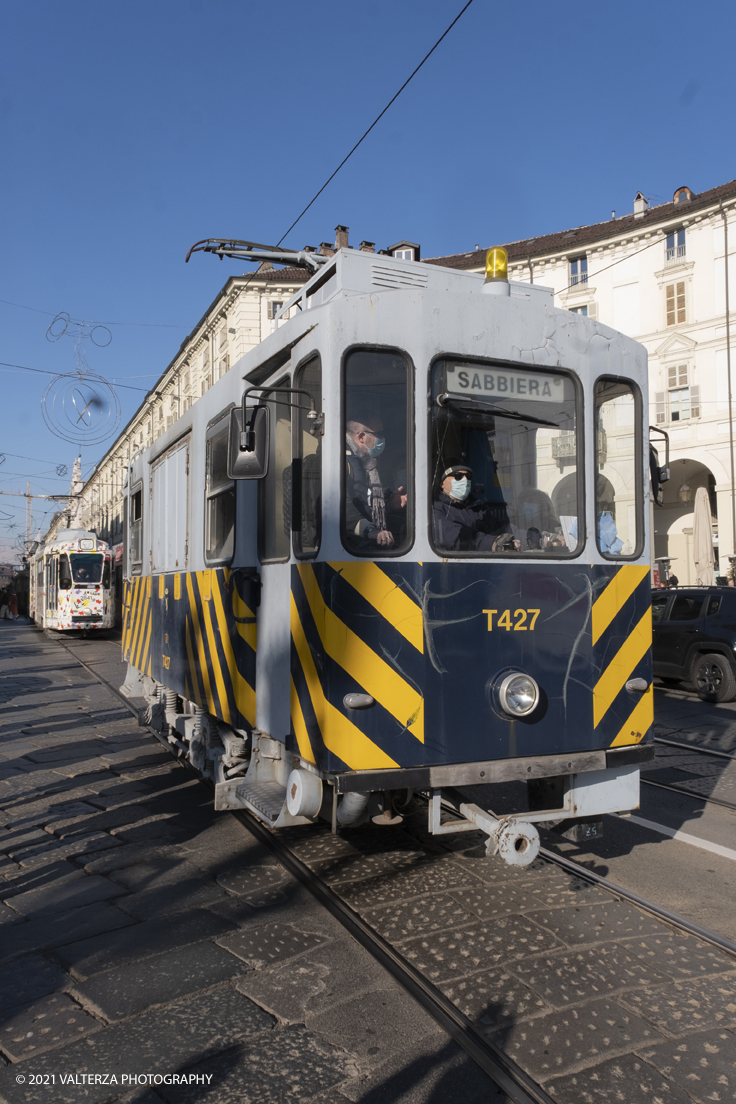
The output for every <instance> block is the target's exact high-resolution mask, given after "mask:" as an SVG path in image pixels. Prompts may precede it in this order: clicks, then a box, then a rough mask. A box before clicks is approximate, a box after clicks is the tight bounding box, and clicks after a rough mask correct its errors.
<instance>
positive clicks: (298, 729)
mask: <svg viewBox="0 0 736 1104" xmlns="http://www.w3.org/2000/svg"><path fill="white" fill-rule="evenodd" d="M291 725H292V728H293V729H294V735H295V736H296V742H297V744H298V745H299V754H300V755H301V757H302V759H306V760H307V762H308V763H313V762H314V752H313V751H312V744H311V742H310V739H309V733H308V732H307V725H306V722H305V720H304V714H303V713H302V703H301V702H300V701H299V695H298V694H297V692H296V686H295V685H294V680H293V679H291Z"/></svg>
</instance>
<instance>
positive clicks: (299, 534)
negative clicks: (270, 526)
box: [293, 356, 323, 556]
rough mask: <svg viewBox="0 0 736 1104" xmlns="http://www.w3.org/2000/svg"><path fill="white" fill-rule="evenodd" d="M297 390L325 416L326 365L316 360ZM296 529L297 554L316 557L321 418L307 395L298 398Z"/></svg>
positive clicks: (297, 381)
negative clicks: (323, 384) (301, 391)
mask: <svg viewBox="0 0 736 1104" xmlns="http://www.w3.org/2000/svg"><path fill="white" fill-rule="evenodd" d="M294 386H295V387H298V388H301V389H302V390H303V391H308V392H309V396H310V398H311V400H312V404H313V412H314V413H315V414H316V415H317V416H319V414H321V412H322V408H323V404H322V365H321V364H320V359H319V357H317V356H315V357H312V359H311V360H309V361H308V362H307V363H306V364H305V365H304V366H303V367H302V368H300V370H299V373H298V375H297V376H296V379H295V383H294ZM294 404H295V409H294V415H295V417H294V424H295V427H296V433H295V438H294V461H293V465H294V466H293V485H294V502H293V525H294V552H295V553H296V555H297V556H314V555H316V553H317V552H318V550H319V545H320V536H321V528H322V436H321V432H320V431H321V425H320V424H319V423H318V417H317V418H310V417H309V413H310V409H309V400H308V399H307V396H306V395H299V394H296V395H294Z"/></svg>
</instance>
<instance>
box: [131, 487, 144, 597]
mask: <svg viewBox="0 0 736 1104" xmlns="http://www.w3.org/2000/svg"><path fill="white" fill-rule="evenodd" d="M129 498H130V509H129V510H128V555H129V559H130V574H131V575H140V573H141V571H142V569H143V481H142V480H141V481H139V482H138V483H135V484H134V485H133V486H132V487H131V489H130V495H129ZM136 500H137V505H138V512H137V516H136ZM134 527H136V528H134ZM134 536H135V537H137V545H138V559H136V558H135V555H134V551H135V548H136V541H135V540H134V539H133V538H134Z"/></svg>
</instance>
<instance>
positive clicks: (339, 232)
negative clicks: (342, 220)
mask: <svg viewBox="0 0 736 1104" xmlns="http://www.w3.org/2000/svg"><path fill="white" fill-rule="evenodd" d="M348 229H349V227H347V226H336V227H335V249H336V250H337V249H348V248H349V246H348Z"/></svg>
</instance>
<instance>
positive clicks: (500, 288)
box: [483, 246, 511, 295]
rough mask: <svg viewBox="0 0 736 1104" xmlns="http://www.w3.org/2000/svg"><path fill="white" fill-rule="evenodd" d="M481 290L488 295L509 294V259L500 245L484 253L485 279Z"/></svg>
mask: <svg viewBox="0 0 736 1104" xmlns="http://www.w3.org/2000/svg"><path fill="white" fill-rule="evenodd" d="M483 291H484V292H486V294H488V295H509V294H510V292H511V288H510V287H509V260H508V257H507V255H506V250H505V249H502V248H501V247H500V246H496V247H495V248H494V249H489V250H488V252H487V253H486V279H485V283H484V284H483Z"/></svg>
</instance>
